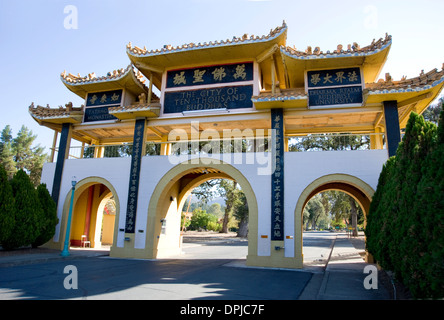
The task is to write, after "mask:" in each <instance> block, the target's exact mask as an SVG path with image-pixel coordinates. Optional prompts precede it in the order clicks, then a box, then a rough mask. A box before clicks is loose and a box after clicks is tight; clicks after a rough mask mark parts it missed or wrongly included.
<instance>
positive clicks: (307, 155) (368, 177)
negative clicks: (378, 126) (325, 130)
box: [284, 150, 388, 257]
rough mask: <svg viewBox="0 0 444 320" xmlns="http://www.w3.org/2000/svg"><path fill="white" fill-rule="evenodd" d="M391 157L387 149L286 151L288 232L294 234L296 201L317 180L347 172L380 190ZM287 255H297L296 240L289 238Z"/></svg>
mask: <svg viewBox="0 0 444 320" xmlns="http://www.w3.org/2000/svg"><path fill="white" fill-rule="evenodd" d="M387 159H388V156H387V150H356V151H325V152H286V153H285V195H284V197H285V209H284V210H285V211H284V212H285V216H284V217H285V218H284V232H285V235H289V236H290V235H291V236H294V233H295V232H294V218H295V216H294V212H295V209H296V204H297V202H298V200H299V197H300V195H301V193H302V192H303V191H304V189H305V188H306V187H308V185H309V184H311V183H312V182H313V181H315V180H316V179H318V178H320V177H323V176H326V175H330V174H347V175H351V176H354V177H357V178H359V179H360V180H362V181H364V182H365V183H367V184H368V185H369V186H370V187H372V188H373V190H376V187H377V185H378V178H379V174H380V172H381V170H382V166H383V164H384V163H385V162H386V161H387ZM285 256H286V257H293V256H294V241H293V240H290V239H286V240H285Z"/></svg>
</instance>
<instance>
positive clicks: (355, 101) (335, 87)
mask: <svg viewBox="0 0 444 320" xmlns="http://www.w3.org/2000/svg"><path fill="white" fill-rule="evenodd" d="M305 81H306V89H307V93H308V106H309V107H312V108H313V107H315V108H323V107H324V108H325V107H338V106H342V107H344V106H346V107H354V106H360V105H362V102H363V97H362V90H363V78H362V75H361V69H360V68H358V67H356V68H341V69H328V70H311V71H307V73H306V80H305Z"/></svg>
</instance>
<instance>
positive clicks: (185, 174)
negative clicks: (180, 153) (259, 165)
mask: <svg viewBox="0 0 444 320" xmlns="http://www.w3.org/2000/svg"><path fill="white" fill-rule="evenodd" d="M213 179H230V180H235V181H236V182H237V183H238V184H239V185H240V187H241V188H242V190H243V192H244V194H245V196H246V199H247V203H248V209H249V213H248V215H249V219H248V221H249V226H250V227H249V230H250V232H249V233H248V255H247V261H248V256H255V255H257V224H258V206H257V200H256V196H255V194H254V192H253V188H252V187H251V185H250V183H249V182H248V180H247V178H245V176H244V175H243V174H242V173H241V172H240V171H239V170H237V169H236V168H235V167H233V166H232V165H230V164H227V163H225V162H223V161H219V160H214V159H212V160H211V162H210V161H208V159H198V161H197V159H193V160H191V161H187V162H184V163H181V164H178V165H176V166H175V167H173V168H172V169H170V170H169V171H168V172H167V173H166V174H165V175H164V176H163V177H162V179H161V180H160V181H159V182H158V184H157V185H156V187H155V189H154V192H153V193H152V195H151V198H150V202H149V206H148V219H147V226H146V228H147V238H146V243H145V248H146V253H147V255H148V257H149V258H152V259H155V258H162V257H166V256H170V255H176V254H179V253H180V220H181V219H180V218H181V209H182V207H183V205H184V203H185V201H186V199H187V198H188V196H189V194H190V193H191V192H192V190H193V189H194V188H195V187H197V186H199V185H200V184H202V183H204V182H205V181H208V180H213Z"/></svg>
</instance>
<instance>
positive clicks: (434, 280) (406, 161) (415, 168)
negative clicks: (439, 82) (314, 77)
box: [365, 112, 444, 298]
mask: <svg viewBox="0 0 444 320" xmlns="http://www.w3.org/2000/svg"><path fill="white" fill-rule="evenodd" d="M443 118H444V112H441V116H440V124H439V127H438V128H436V126H435V125H434V124H433V123H430V122H426V121H424V119H423V117H422V116H419V115H417V114H415V113H413V112H412V113H411V115H410V118H409V121H408V123H407V126H406V132H405V135H404V137H403V139H402V141H401V143H400V144H399V147H398V150H397V152H396V156H395V157H392V158H390V159H389V160H388V161H387V163H386V164H385V165H384V167H383V170H382V172H381V174H380V177H379V180H378V187H377V190H376V192H375V194H374V196H373V199H372V203H371V205H370V212H369V215H368V219H367V227H366V230H365V233H366V236H367V249H368V251H369V252H370V253H372V254H373V256H374V258H375V259H376V261H377V262H378V263H379V264H380V265H381V266H382V267H383V268H384V269H388V270H392V271H394V272H395V275H396V277H397V278H398V279H399V280H400V281H401V282H403V283H404V284H405V285H406V286H407V287H408V288H409V289H410V291H411V292H412V294H413V295H414V296H415V297H417V298H443V297H444V128H443V127H444V120H443Z"/></svg>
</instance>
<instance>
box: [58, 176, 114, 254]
mask: <svg viewBox="0 0 444 320" xmlns="http://www.w3.org/2000/svg"><path fill="white" fill-rule="evenodd" d="M94 189H97V190H99V192H94V191H95V190H94ZM89 190H91V191H92V192H94V193H93V194H92V195H91V201H93V202H94V205H93V209H92V211H93V212H92V213H93V215H94V216H93V218H92V220H91V222H90V223H91V224H90V226H88V230H90V232H91V234H90V236H89V238H88V240H90V241H91V246H92V247H94V246H96V244H97V246H99V244H100V231H101V222H102V221H101V219H102V214H101V212H100V213H99V211H100V210H102V211H103V209H104V206H105V202H106V200H107V199H109V198H111V197H112V196H114V201H115V206H116V216H115V221H119V214H120V201H119V197H118V194H117V192H116V190H115V188H114V186H113V185H112V184H111V183H110V182H109V181H108V180H106V179H104V178H101V177H88V178H85V179H82V180H80V181H79V182H78V183H77V184H76V188H75V192H74V201H73V217H72V220H71V229H70V240H73V239H72V237H73V234H74V232H75V231H74V230H73V229H74V224H75V214H76V207H78V206H79V205H80V204H81V202H82V201H84V200H83V198H84V197H85V194H87V193H88V192H89ZM71 192H72V191H71V190H70V191H69V192H68V193H67V195H66V197H65V201H64V203H63V215H62V219H61V222H60V223H61V230H60V235H61V236H60V238H59V246H60V249H62V248H63V244H64V242H65V237H66V229H67V224H68V214H69V205H70V201H71ZM117 225H118V224H117V223H115V224H114V227H113V230H112V233H113V246H115V243H116V235H117V230H116V229H117ZM81 227H82V226H81ZM81 233H82V232H81ZM74 240H78V239H74ZM111 250H112V247H111Z"/></svg>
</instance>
